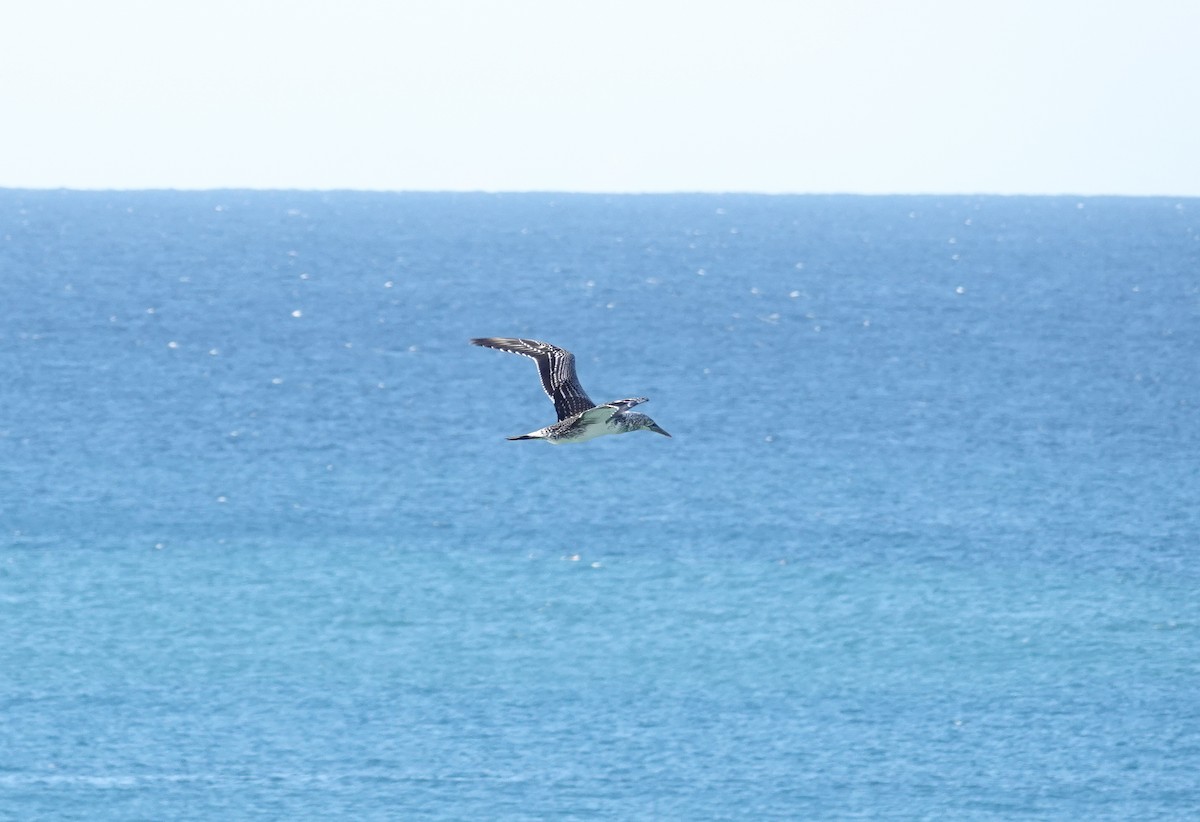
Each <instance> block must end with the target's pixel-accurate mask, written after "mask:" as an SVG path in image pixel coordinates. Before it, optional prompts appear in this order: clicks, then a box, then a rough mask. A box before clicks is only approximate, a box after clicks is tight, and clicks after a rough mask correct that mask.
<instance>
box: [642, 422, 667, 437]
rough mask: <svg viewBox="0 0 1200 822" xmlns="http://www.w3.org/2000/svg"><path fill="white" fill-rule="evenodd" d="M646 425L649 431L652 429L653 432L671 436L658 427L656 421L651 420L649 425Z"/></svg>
mask: <svg viewBox="0 0 1200 822" xmlns="http://www.w3.org/2000/svg"><path fill="white" fill-rule="evenodd" d="M646 427H647V428H649V429H650V430H651V431H653V432H654V433H655V434H662V435H663V436H664V437H669V436H671V435H670V434H668V433H667V432H666V431H664V430H662V428H660V427H659V425H658V423H656V422H652V423H650V425H648V426H646Z"/></svg>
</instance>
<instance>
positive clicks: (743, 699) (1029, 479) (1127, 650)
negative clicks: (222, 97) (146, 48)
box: [0, 190, 1200, 820]
mask: <svg viewBox="0 0 1200 822" xmlns="http://www.w3.org/2000/svg"><path fill="white" fill-rule="evenodd" d="M493 335H494V336H529V337H535V338H539V339H545V340H549V341H551V342H554V343H556V344H559V345H562V346H564V347H567V348H570V349H571V350H573V351H574V352H575V353H576V355H577V358H578V368H579V372H580V377H581V380H582V382H583V384H584V386H585V388H587V390H588V391H589V393H590V394H591V395H592V397H593V398H594V399H597V400H598V401H605V400H610V399H615V398H619V397H627V396H648V397H650V398H651V402H650V403H649V404H647V405H646V406H644V409H645V410H646V411H647V413H649V414H651V415H652V416H653V417H654V418H655V419H656V420H657V421H658V422H659V423H660V424H661V425H662V426H663V427H664V428H666V429H667V430H668V431H670V432H671V433H672V434H673V435H674V436H673V438H672V439H666V438H664V437H659V436H655V435H652V434H646V433H635V434H631V435H628V436H622V437H607V438H603V439H600V440H596V441H594V442H590V443H586V444H582V445H568V446H561V447H553V446H550V445H547V444H545V443H539V442H508V441H506V440H505V439H504V438H505V437H506V436H509V435H514V434H521V433H525V432H527V431H530V430H533V429H534V428H537V427H540V426H542V425H545V424H547V423H548V422H551V421H553V409H552V407H551V405H550V403H549V402H548V401H547V400H546V398H545V396H544V395H543V394H542V392H541V390H540V387H539V385H538V382H537V375H536V370H535V368H534V366H533V364H532V363H531V362H529V361H527V360H524V359H521V358H518V357H512V356H509V355H505V354H501V353H498V352H495V351H488V350H484V349H479V348H473V347H471V346H470V345H468V344H467V340H468V338H470V337H475V336H493ZM1198 363H1200V201H1196V200H1194V199H1191V200H1188V199H1184V200H1178V199H1157V198H1141V199H1133V198H1084V199H1079V198H1069V197H1043V198H1026V197H831V196H811V197H757V196H732V195H730V196H724V195H722V196H718V195H689V196H683V195H680V196H584V195H550V194H527V195H485V194H366V193H352V192H333V193H300V192H257V193H252V192H242V191H218V192H202V193H201V192H193V193H185V192H141V193H119V192H90V193H88V192H69V191H64V192H31V191H12V190H9V191H0V373H2V374H3V379H2V380H0V818H2V819H14V820H34V819H36V820H50V819H80V820H84V819H86V820H133V819H139V820H140V819H144V820H161V819H222V820H227V819H355V820H372V819H463V820H467V819H496V820H525V819H528V820H534V819H620V820H630V819H649V820H659V819H672V820H674V819H679V820H708V819H846V818H864V819H962V820H966V819H1072V820H1074V819H1122V820H1124V819H1139V820H1144V819H1192V818H1195V816H1196V814H1197V813H1200V696H1198V695H1200V563H1198V560H1197V552H1198V549H1200V365H1198Z"/></svg>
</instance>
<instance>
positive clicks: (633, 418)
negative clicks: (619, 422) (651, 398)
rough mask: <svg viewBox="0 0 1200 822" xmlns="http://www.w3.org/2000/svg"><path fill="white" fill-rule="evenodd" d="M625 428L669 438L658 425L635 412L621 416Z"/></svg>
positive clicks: (628, 412)
mask: <svg viewBox="0 0 1200 822" xmlns="http://www.w3.org/2000/svg"><path fill="white" fill-rule="evenodd" d="M621 416H622V417H623V418H624V419H623V422H624V424H625V426H626V428H627V429H628V430H630V431H641V430H643V429H644V430H646V431H653V432H654V433H655V434H662V435H663V436H664V437H669V436H671V435H670V434H668V433H667V432H666V431H664V430H663V429H662V428H661V427H660V426H659V424H658V423H656V422H655V421H654V420H652V419H650V418H649V417H648V416H646V415H645V414H639V413H638V412H637V411H626V412H625V413H624V414H622V415H621Z"/></svg>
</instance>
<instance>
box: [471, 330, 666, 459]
mask: <svg viewBox="0 0 1200 822" xmlns="http://www.w3.org/2000/svg"><path fill="white" fill-rule="evenodd" d="M471 345H482V346H483V347H484V348H495V349H497V350H499V351H508V352H509V353H512V354H520V355H522V356H525V357H529V358H530V359H532V360H533V361H534V362H536V363H537V367H538V373H539V374H540V375H541V377H542V388H543V389H545V391H546V396H548V397H549V398H550V401H551V402H553V403H554V410H555V411H556V412H557V413H558V422H556V423H554V424H553V425H547V426H546V427H545V428H539V429H538V430H536V431H532V432H530V433H528V434H522V435H521V436H519V437H509V438H508V439H510V440H546V441H547V442H550V443H553V444H554V445H560V444H562V443H564V442H587V441H588V440H594V439H595V438H596V437H603V436H604V435H606V434H628V433H629V432H630V431H643V430H644V431H653V432H654V433H656V434H662V435H663V436H664V437H669V436H671V435H670V434H668V433H667V432H666V431H664V430H663V429H662V428H660V427H659V426H658V423H656V422H655V421H654V420H652V419H650V418H649V417H648V416H646V415H645V414H641V413H638V412H637V411H630V410H629V409H631V408H633V407H634V406H635V405H640V404H642V403H644V402H646V398H645V397H633V398H631V399H627V400H614V401H613V402H607V403H605V404H604V405H596V403H594V402H592V401H591V399H590V398H589V397H588V395H587V393H586V392H585V391H584V390H583V386H581V385H580V384H579V378H578V377H577V376H575V355H574V354H572V353H571V352H570V351H567V350H565V349H562V348H559V347H558V346H554V345H551V344H550V343H546V342H541V341H539V340H522V339H513V338H511V337H478V338H476V339H473V340H471Z"/></svg>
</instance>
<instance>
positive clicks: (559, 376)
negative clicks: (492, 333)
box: [471, 337, 596, 420]
mask: <svg viewBox="0 0 1200 822" xmlns="http://www.w3.org/2000/svg"><path fill="white" fill-rule="evenodd" d="M471 344H472V345H482V346H483V347H485V348H495V349H497V350H499V351H508V352H509V353H512V354H520V355H522V356H525V357H529V358H531V359H532V360H534V362H536V363H537V367H538V374H540V375H541V377H542V388H543V389H544V390H545V391H546V396H548V397H549V398H550V400H551V401H552V402H553V403H554V411H555V412H556V413H557V414H558V418H559V420H565V419H567V418H568V417H573V416H575V415H576V414H579V413H581V412H583V411H587V410H588V409H589V408H594V407H595V406H596V404H595V403H594V402H592V400H591V398H590V397H588V395H587V392H586V391H584V390H583V386H581V385H580V384H579V377H577V376H576V375H575V355H574V354H572V353H571V352H570V351H566V350H564V349H562V348H559V347H557V346H554V345H551V344H550V343H545V342H541V341H539V340H522V339H514V338H511V337H479V338H476V339H473V340H471Z"/></svg>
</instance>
